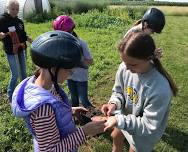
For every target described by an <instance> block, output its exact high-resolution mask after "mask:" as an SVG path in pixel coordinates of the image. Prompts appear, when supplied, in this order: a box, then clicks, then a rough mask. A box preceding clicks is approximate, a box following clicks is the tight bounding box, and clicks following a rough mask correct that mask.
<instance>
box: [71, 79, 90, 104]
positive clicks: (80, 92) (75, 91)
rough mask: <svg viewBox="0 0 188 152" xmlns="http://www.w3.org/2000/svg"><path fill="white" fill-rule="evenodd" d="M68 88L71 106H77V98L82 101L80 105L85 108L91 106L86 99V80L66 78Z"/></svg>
mask: <svg viewBox="0 0 188 152" xmlns="http://www.w3.org/2000/svg"><path fill="white" fill-rule="evenodd" d="M67 84H68V88H69V91H70V94H71V102H72V106H73V107H78V106H79V100H80V101H81V102H82V105H83V106H84V107H85V108H87V107H89V106H92V104H91V103H90V101H89V100H88V82H87V81H84V82H79V81H73V80H67Z"/></svg>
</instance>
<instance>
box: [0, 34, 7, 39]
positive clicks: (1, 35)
mask: <svg viewBox="0 0 188 152" xmlns="http://www.w3.org/2000/svg"><path fill="white" fill-rule="evenodd" d="M5 37H6V34H5V33H3V32H0V39H1V40H2V39H4V38H5Z"/></svg>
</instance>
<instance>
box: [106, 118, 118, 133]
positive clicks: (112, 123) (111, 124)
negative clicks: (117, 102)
mask: <svg viewBox="0 0 188 152" xmlns="http://www.w3.org/2000/svg"><path fill="white" fill-rule="evenodd" d="M116 124H117V120H116V117H115V116H111V117H108V119H107V121H106V122H105V128H104V131H106V130H108V129H112V128H113V127H115V126H116Z"/></svg>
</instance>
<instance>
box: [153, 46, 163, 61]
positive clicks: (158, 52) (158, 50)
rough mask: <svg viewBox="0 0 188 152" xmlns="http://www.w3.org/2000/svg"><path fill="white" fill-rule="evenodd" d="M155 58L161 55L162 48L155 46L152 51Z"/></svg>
mask: <svg viewBox="0 0 188 152" xmlns="http://www.w3.org/2000/svg"><path fill="white" fill-rule="evenodd" d="M154 55H155V58H157V59H160V58H162V56H163V50H162V49H161V48H156V49H155V52H154Z"/></svg>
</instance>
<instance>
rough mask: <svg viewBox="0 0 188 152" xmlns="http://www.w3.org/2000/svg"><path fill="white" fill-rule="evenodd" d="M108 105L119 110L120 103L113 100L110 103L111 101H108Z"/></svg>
mask: <svg viewBox="0 0 188 152" xmlns="http://www.w3.org/2000/svg"><path fill="white" fill-rule="evenodd" d="M108 103H109V104H112V103H113V104H115V105H116V107H117V108H116V110H119V109H121V102H119V101H115V100H114V101H111V100H110V101H109V102H108Z"/></svg>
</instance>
